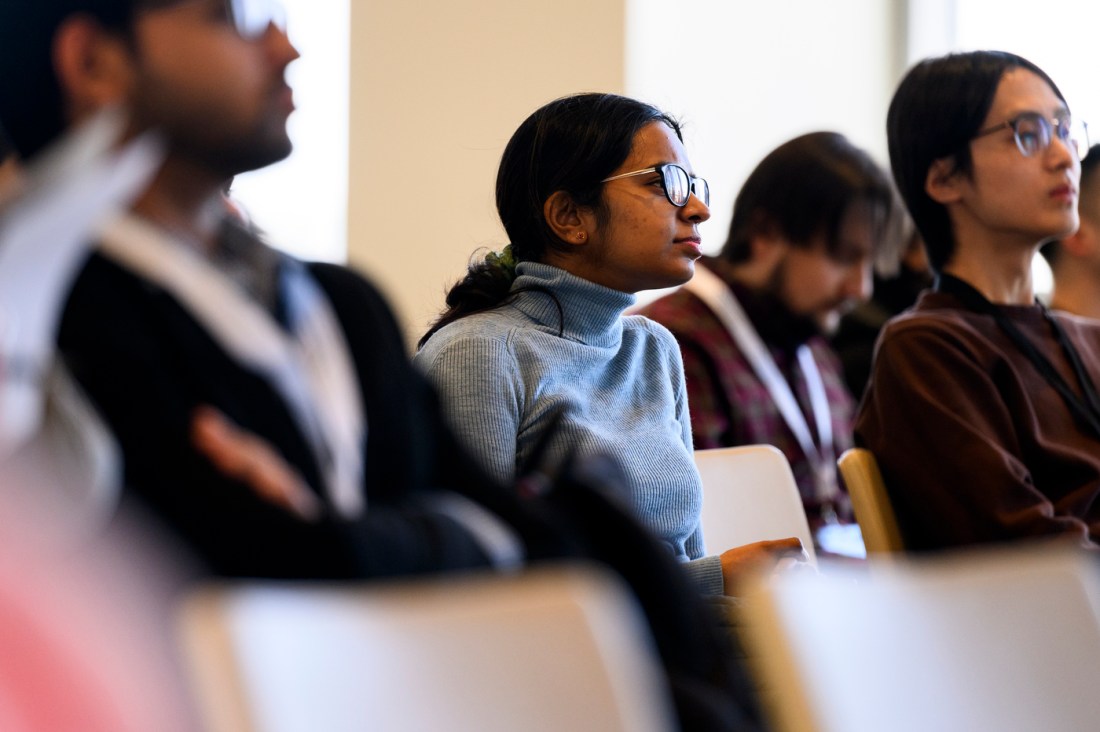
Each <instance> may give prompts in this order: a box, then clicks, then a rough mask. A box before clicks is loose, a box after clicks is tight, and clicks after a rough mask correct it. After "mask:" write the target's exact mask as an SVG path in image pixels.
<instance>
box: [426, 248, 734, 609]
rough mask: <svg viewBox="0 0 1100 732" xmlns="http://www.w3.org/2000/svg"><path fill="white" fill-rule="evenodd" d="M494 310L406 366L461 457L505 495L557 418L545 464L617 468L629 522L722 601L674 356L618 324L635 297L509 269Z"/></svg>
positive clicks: (627, 322) (535, 270) (638, 329)
mask: <svg viewBox="0 0 1100 732" xmlns="http://www.w3.org/2000/svg"><path fill="white" fill-rule="evenodd" d="M517 273H518V275H519V276H518V277H517V278H516V280H515V283H514V284H513V286H512V289H513V291H515V290H519V289H521V288H525V287H532V286H537V287H542V288H545V289H547V290H550V291H551V292H553V293H554V295H555V296H556V297H557V299H558V302H559V303H560V304H561V309H562V314H563V315H559V311H558V308H557V306H556V305H555V304H554V302H553V300H552V299H551V298H550V297H549V296H548V295H546V294H545V293H544V292H538V291H530V290H529V291H526V292H520V293H519V294H517V295H516V297H515V299H514V300H513V301H512V302H511V303H509V304H507V305H505V306H502V307H500V308H497V309H495V310H491V311H489V312H484V313H478V314H476V315H471V316H468V317H466V318H463V319H461V320H459V321H456V322H454V323H451V324H450V325H448V326H446V327H445V328H443V329H441V330H439V331H438V332H437V333H436V334H435V335H433V336H432V338H431V339H430V340H429V341H428V342H427V343H426V344H425V345H424V347H423V349H421V351H420V352H419V353H418V354H417V355H416V357H415V359H414V360H415V363H416V364H417V366H419V367H420V369H421V370H423V371H424V373H425V374H427V376H428V378H429V379H430V380H431V381H432V382H433V383H434V384H435V386H436V388H437V389H438V390H439V392H440V395H441V398H442V400H443V411H444V416H445V418H446V419H447V421H448V422H449V423H450V424H451V426H452V427H453V428H454V429H455V431H456V432H457V433H458V435H459V438H460V439H461V440H462V441H463V443H464V444H465V445H466V447H467V448H468V449H469V450H470V451H471V453H472V454H473V455H474V456H475V457H477V458H478V459H479V460H480V462H481V463H482V465H484V467H485V468H486V469H487V470H488V471H489V472H490V473H491V474H492V475H494V476H496V477H497V478H498V479H500V480H501V481H503V482H505V483H508V484H510V483H512V482H513V481H514V480H515V477H516V472H517V470H519V469H521V468H522V467H523V466H525V465H526V464H527V460H528V458H529V457H530V455H531V452H532V450H533V449H534V447H535V446H536V445H537V444H538V443H539V441H540V439H541V438H542V437H543V435H544V433H545V431H546V428H547V427H548V424H549V419H550V417H551V415H552V414H553V413H554V411H555V410H556V409H557V407H559V406H564V407H565V408H566V413H565V419H564V421H563V423H562V424H561V426H560V427H559V429H558V431H557V433H556V434H555V435H553V436H552V437H551V441H550V443H549V449H548V453H547V455H546V457H547V458H549V459H550V460H551V461H556V460H559V459H561V458H563V457H564V456H565V455H567V454H568V453H569V452H570V451H571V450H574V449H575V450H577V451H578V452H579V453H581V454H585V453H596V452H602V453H606V454H609V455H612V456H614V457H615V458H616V459H617V460H618V461H619V463H620V464H621V465H622V467H623V469H624V471H625V473H626V477H627V482H628V485H629V488H630V495H629V496H628V497H627V498H628V500H629V502H630V504H631V505H632V507H633V509H634V511H635V513H636V515H637V516H638V518H639V519H641V521H642V522H643V523H644V524H645V525H646V526H648V527H649V528H650V529H651V530H652V531H653V532H654V533H655V534H656V535H657V537H659V538H660V539H661V540H662V541H664V542H665V543H666V544H667V545H668V546H669V547H670V548H671V550H672V552H673V553H674V554H675V555H676V556H677V557H678V558H680V559H681V560H683V561H686V562H688V564H687V568H688V570H689V572H690V573H691V574H692V575H693V576H694V578H695V580H696V582H697V583H698V585H699V586H700V588H701V589H702V591H703V592H704V593H707V594H721V593H722V588H723V582H722V569H721V563H720V561H719V558H718V557H717V556H704V548H703V534H702V527H701V525H700V518H699V517H700V512H701V510H702V500H703V491H702V483H701V482H700V479H699V474H698V472H697V471H696V469H695V463H694V460H693V457H692V446H691V420H690V418H689V416H688V408H687V391H686V388H685V386H684V368H683V362H682V360H681V358H680V350H679V347H678V346H677V344H676V340H675V339H674V338H673V337H672V334H671V333H669V332H668V331H667V330H665V328H664V327H662V326H660V325H658V324H657V323H654V322H653V321H651V320H648V319H647V318H644V317H642V316H638V315H634V316H623V312H624V311H625V310H626V309H627V308H629V307H630V306H631V305H633V304H634V296H633V295H630V294H627V293H623V292H619V291H617V290H612V289H609V288H606V287H603V286H601V285H597V284H595V283H592V282H589V281H588V280H584V279H581V278H580V277H576V276H574V275H571V274H569V273H568V272H566V271H564V270H561V269H558V268H556V267H551V266H549V265H545V264H538V263H533V262H523V263H521V264H520V265H519V266H518V267H517Z"/></svg>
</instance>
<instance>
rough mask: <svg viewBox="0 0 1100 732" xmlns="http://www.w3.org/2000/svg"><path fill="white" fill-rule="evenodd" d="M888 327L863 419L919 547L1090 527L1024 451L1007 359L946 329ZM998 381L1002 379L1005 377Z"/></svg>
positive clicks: (866, 438) (861, 437)
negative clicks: (1035, 471)
mask: <svg viewBox="0 0 1100 732" xmlns="http://www.w3.org/2000/svg"><path fill="white" fill-rule="evenodd" d="M907 325H908V326H909V327H903V328H894V329H892V330H891V329H888V330H887V331H886V333H885V334H884V336H883V338H882V340H881V342H880V344H879V347H878V351H877V353H876V356H875V363H874V370H873V375H872V381H871V384H870V385H869V387H868V391H867V394H866V396H865V398H864V402H863V404H862V405H861V409H860V414H859V418H858V421H857V424H856V440H857V443H859V444H862V445H863V446H865V447H867V448H869V449H870V450H871V452H873V453H874V454H875V457H876V458H877V459H878V462H879V465H880V467H881V469H882V472H883V477H884V481H885V483H886V486H887V489H888V490H889V493H890V497H891V500H892V501H893V502H894V507H895V510H896V512H897V514H898V519H899V521H900V522H901V524H902V529H903V532H904V533H905V538H906V542H907V544H909V545H910V546H911V548H913V549H932V548H942V547H945V546H954V545H963V544H973V543H978V542H984V541H1003V540H1008V539H1018V538H1023V537H1041V536H1053V535H1071V536H1074V537H1077V538H1078V539H1079V540H1081V541H1082V542H1083V543H1085V544H1091V542H1090V541H1089V540H1088V526H1087V525H1086V524H1085V523H1084V522H1083V521H1081V520H1080V519H1077V518H1074V517H1072V516H1069V515H1065V514H1064V513H1063V514H1059V513H1057V512H1056V510H1055V507H1054V505H1053V504H1052V503H1051V501H1050V499H1049V498H1048V497H1047V496H1046V495H1044V494H1043V493H1042V492H1041V491H1040V490H1039V489H1038V488H1037V487H1036V485H1035V482H1034V479H1033V476H1032V475H1031V473H1030V471H1029V469H1028V466H1027V464H1026V463H1025V460H1024V457H1023V448H1022V445H1021V440H1020V438H1021V435H1020V434H1018V433H1017V425H1018V419H1017V417H1019V416H1020V415H1014V414H1013V413H1012V410H1010V409H1009V407H1008V404H1007V402H1006V399H1005V396H1004V394H1003V393H1002V391H1003V390H1014V391H1023V390H1026V388H1027V387H1026V385H1024V384H1022V383H1020V382H1017V381H1014V380H1013V377H1012V375H1011V374H1012V371H1013V370H1012V368H1011V366H1010V365H1008V364H1005V363H1000V362H995V363H992V364H990V363H986V361H988V360H989V359H983V358H982V357H981V354H979V353H977V352H975V351H974V349H973V348H972V347H971V346H970V345H969V344H968V343H967V342H965V341H964V339H962V338H960V337H959V336H958V335H957V334H954V333H952V332H950V331H949V330H947V329H945V328H937V327H932V326H928V325H919V326H917V325H913V324H907ZM998 379H1000V381H998Z"/></svg>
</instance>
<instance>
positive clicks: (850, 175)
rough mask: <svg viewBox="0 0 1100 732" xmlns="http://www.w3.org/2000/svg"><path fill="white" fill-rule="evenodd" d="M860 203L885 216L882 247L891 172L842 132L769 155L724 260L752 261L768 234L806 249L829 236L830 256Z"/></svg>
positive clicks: (738, 203)
mask: <svg viewBox="0 0 1100 732" xmlns="http://www.w3.org/2000/svg"><path fill="white" fill-rule="evenodd" d="M856 201H866V202H868V203H870V204H871V205H872V206H873V207H874V208H875V210H876V213H878V214H880V217H879V220H878V222H877V229H878V230H877V231H876V232H875V236H874V240H875V243H876V245H877V244H878V242H880V241H881V239H882V235H883V233H884V232H885V230H886V225H887V222H888V221H889V219H890V214H891V212H892V210H893V206H894V191H893V187H892V186H891V185H890V178H889V176H888V175H887V174H886V171H884V170H883V169H882V168H881V167H879V166H878V165H877V164H876V163H875V161H874V160H872V159H871V157H870V156H869V155H868V154H867V153H866V152H864V151H863V150H860V149H859V148H858V147H856V146H855V145H853V144H852V143H851V142H849V141H848V139H847V138H846V137H844V136H843V135H841V134H838V133H836V132H811V133H809V134H806V135H801V136H799V137H796V138H794V139H793V140H790V141H788V142H785V143H783V144H782V145H780V146H779V147H777V148H776V149H775V150H772V151H771V152H770V153H768V155H767V156H766V157H765V158H764V159H763V160H761V161H760V163H759V164H758V165H757V166H756V168H755V169H754V170H753V171H752V173H750V174H749V177H748V179H747V180H746V181H745V184H744V185H743V186H741V190H740V191H739V192H738V194H737V199H736V200H735V201H734V203H733V218H732V219H731V221H730V230H729V235H728V236H727V237H726V243H725V245H723V247H722V252H721V255H720V256H721V257H722V258H723V259H727V260H729V261H730V262H745V261H748V259H749V258H750V257H751V256H752V239H753V237H755V236H757V235H758V234H760V233H762V232H764V231H768V230H776V231H778V233H780V234H781V235H782V236H783V237H784V238H786V239H787V240H789V241H790V242H791V243H792V244H794V245H795V246H800V247H805V246H809V245H810V243H811V241H812V240H813V238H814V237H816V236H819V235H821V234H824V235H825V241H826V247H827V248H828V251H830V252H832V251H835V250H836V248H837V247H838V246H839V242H838V241H837V236H838V234H839V230H840V225H841V221H842V220H843V218H844V214H845V212H847V211H848V209H849V208H850V206H851V205H852V203H854V202H856Z"/></svg>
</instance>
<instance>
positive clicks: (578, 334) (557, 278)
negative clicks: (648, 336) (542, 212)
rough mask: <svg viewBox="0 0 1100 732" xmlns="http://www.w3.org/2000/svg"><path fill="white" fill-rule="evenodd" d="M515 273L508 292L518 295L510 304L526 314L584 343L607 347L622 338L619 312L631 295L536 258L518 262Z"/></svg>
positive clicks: (563, 334) (632, 303)
mask: <svg viewBox="0 0 1100 732" xmlns="http://www.w3.org/2000/svg"><path fill="white" fill-rule="evenodd" d="M516 273H517V275H518V276H517V277H516V280H515V282H513V283H512V292H517V291H518V295H517V296H516V299H515V300H514V301H513V302H512V305H513V307H515V308H516V309H517V310H519V311H520V312H522V313H523V314H524V315H526V316H527V317H529V318H531V319H532V320H534V321H535V322H537V323H539V324H540V325H542V326H545V327H547V328H550V329H552V330H555V331H557V330H559V329H560V330H561V333H562V336H563V337H565V338H567V339H569V340H573V341H579V342H580V343H584V344H587V345H592V346H599V347H603V348H607V347H612V346H616V345H618V344H619V343H620V342H621V341H622V335H623V321H622V315H623V312H624V311H625V310H626V309H627V308H629V307H631V306H632V305H634V303H635V301H636V298H635V296H634V295H632V294H630V293H626V292H619V291H618V290H612V289H611V288H609V287H604V286H603V285H597V284H596V283H595V282H590V281H588V280H586V279H582V278H580V277H577V276H576V275H573V274H570V273H569V272H566V271H565V270H564V269H560V268H558V267H554V266H551V265H549V264H542V263H540V262H520V263H519V264H518V265H517V266H516ZM547 293H553V297H551V296H550V295H549V294H547ZM554 298H556V299H557V304H555V302H554ZM558 305H561V310H560V311H559V310H558Z"/></svg>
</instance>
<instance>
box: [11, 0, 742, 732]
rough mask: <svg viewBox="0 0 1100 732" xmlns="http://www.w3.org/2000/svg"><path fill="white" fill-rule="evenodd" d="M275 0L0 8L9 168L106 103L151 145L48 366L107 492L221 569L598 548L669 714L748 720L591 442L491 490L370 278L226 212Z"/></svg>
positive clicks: (386, 569) (98, 246) (280, 71)
mask: <svg viewBox="0 0 1100 732" xmlns="http://www.w3.org/2000/svg"><path fill="white" fill-rule="evenodd" d="M244 10H247V11H248V12H243V11H244ZM277 10H278V8H277V6H276V4H275V3H273V2H265V1H264V0H257V1H256V2H250V3H249V4H248V6H247V8H243V7H242V5H241V3H240V2H238V1H237V0H38V1H37V2H34V3H23V2H19V3H14V2H9V3H0V47H2V48H3V49H4V50H3V53H0V120H2V122H3V125H4V127H5V129H6V130H7V131H8V133H9V135H10V137H11V140H12V141H13V144H14V145H15V147H16V148H17V150H18V152H19V155H20V156H21V158H22V159H23V160H24V161H25V162H26V163H27V165H28V167H30V166H33V165H34V164H35V162H36V160H38V159H39V156H41V157H49V155H48V153H47V152H45V150H46V149H47V148H48V147H49V146H50V145H51V144H52V143H55V142H57V141H58V140H59V138H62V137H63V135H64V133H65V132H66V130H67V129H70V128H74V127H76V126H78V125H80V124H81V123H83V122H84V121H85V120H87V119H88V118H89V117H91V116H92V115H94V114H95V113H96V112H97V110H101V109H103V108H104V107H107V106H109V105H110V106H113V105H124V106H125V107H126V108H127V109H128V110H129V113H130V130H129V132H130V134H131V135H137V134H138V133H141V132H143V131H145V130H150V129H152V130H156V131H157V133H158V134H159V136H160V138H161V140H162V142H163V145H164V148H165V155H166V157H165V159H164V162H163V164H162V165H161V167H160V168H159V170H158V172H157V174H156V176H155V177H154V178H153V180H152V182H151V183H150V184H149V185H148V187H147V188H146V189H145V190H144V191H143V192H142V193H141V194H140V195H139V196H138V198H137V200H136V203H135V204H134V205H133V207H132V210H130V211H128V212H127V213H125V214H124V215H122V216H120V217H118V218H117V219H115V220H112V221H110V222H109V223H108V224H106V225H105V226H102V227H101V228H100V229H99V230H97V231H95V232H92V233H90V234H89V239H90V240H91V241H90V242H89V243H88V247H87V251H86V252H85V255H86V261H85V260H83V259H82V260H80V261H79V262H78V265H79V266H77V267H76V268H75V272H74V275H73V279H72V281H71V282H66V283H63V285H62V286H63V287H65V288H66V292H67V301H66V302H65V304H64V309H63V312H62V313H61V314H60V316H59V320H60V322H59V324H58V334H57V339H56V340H57V343H56V358H55V360H56V361H57V363H58V364H61V365H63V366H64V367H65V369H66V370H67V372H68V373H69V374H71V376H72V381H73V383H74V385H75V386H76V387H78V388H79V391H80V392H81V394H82V395H84V396H85V398H86V400H87V403H89V404H90V406H91V407H92V408H94V410H95V412H96V416H97V417H98V418H99V419H100V420H101V421H102V423H103V425H104V426H105V428H106V430H107V431H108V432H109V435H110V437H111V439H112V440H113V441H114V443H115V444H116V447H117V451H118V454H119V455H120V457H121V463H122V470H123V474H122V478H121V484H122V486H121V495H122V501H123V503H124V504H125V507H130V506H131V505H133V506H136V507H138V508H139V509H144V512H145V514H146V515H147V516H151V518H152V520H153V523H154V526H155V527H158V528H160V529H161V531H160V532H159V533H161V534H163V535H164V537H163V538H166V539H167V541H169V542H171V543H173V544H174V545H175V544H178V545H182V546H184V547H185V548H186V549H188V550H190V552H191V553H192V554H193V555H194V556H195V558H197V559H198V560H199V561H200V562H201V563H202V564H203V565H204V570H205V571H208V572H210V573H213V574H216V575H222V576H231V577H239V576H245V577H268V578H306V579H326V578H330V579H331V578H349V579H356V578H374V577H381V576H391V575H399V574H400V575H403V574H411V573H422V572H437V571H441V570H446V569H455V568H466V567H474V566H485V565H490V564H495V565H497V566H506V567H512V566H515V565H516V563H517V562H520V561H523V560H525V559H526V560H531V561H534V560H540V559H546V558H556V557H582V558H589V559H594V560H596V561H602V562H604V563H606V564H608V565H610V566H611V567H613V568H614V569H616V570H617V571H619V573H620V574H621V575H622V576H623V577H624V578H625V579H626V581H627V582H628V583H630V585H631V587H632V588H633V589H634V591H635V594H636V596H637V597H638V599H639V601H640V602H641V605H642V607H643V609H644V610H645V612H646V615H647V619H648V620H649V621H650V627H651V629H652V630H653V635H654V638H655V641H656V644H657V647H658V649H659V651H660V653H661V656H662V659H663V660H664V661H665V669H666V672H667V674H668V677H669V684H670V691H671V693H672V694H673V696H674V699H675V701H676V703H677V709H678V711H679V712H680V715H681V722H682V724H683V726H684V728H685V729H687V728H693V729H711V728H715V727H717V728H720V729H733V728H740V727H739V725H741V724H749V726H752V725H751V722H750V721H746V720H745V718H744V716H743V714H742V712H743V709H742V708H741V707H739V706H738V704H737V703H736V702H737V699H738V698H740V699H741V700H742V701H748V702H749V703H751V699H750V698H749V697H746V696H745V695H743V694H742V695H741V696H740V697H739V696H738V689H737V688H736V684H737V683H738V680H739V679H741V678H742V677H741V676H740V675H739V670H738V668H737V667H736V665H735V664H734V663H733V662H732V659H731V657H730V656H729V655H728V654H726V653H725V651H726V648H725V647H724V645H723V639H722V638H721V637H720V636H716V635H715V634H714V633H713V632H710V631H709V630H708V628H709V625H708V623H707V622H705V621H706V618H707V616H706V615H705V614H703V608H702V605H701V604H700V603H698V602H697V598H696V597H695V596H694V593H693V592H692V589H693V588H692V587H691V586H690V584H688V582H687V581H686V578H684V577H683V576H682V573H681V572H680V570H679V568H678V565H677V564H676V563H675V562H674V561H673V560H672V559H671V558H669V557H667V556H666V553H665V552H664V549H663V547H661V546H660V545H658V544H657V543H656V542H654V541H652V540H651V538H650V537H649V536H648V534H647V533H645V532H644V531H643V530H642V529H641V528H640V527H638V526H637V524H636V522H634V521H633V520H632V519H630V517H629V516H627V515H626V514H625V513H622V512H620V511H618V510H617V509H616V508H615V506H613V505H612V504H611V503H610V502H608V501H607V500H606V499H605V498H604V496H603V494H602V493H600V492H599V491H597V490H594V486H602V485H604V484H609V485H615V484H617V483H618V482H619V481H618V478H617V477H616V475H615V473H614V472H613V470H610V469H609V470H607V471H606V472H605V473H604V474H603V475H602V476H599V475H593V471H592V468H593V467H594V466H595V467H598V466H599V465H600V463H598V462H596V461H595V460H594V459H593V460H590V461H589V462H588V463H583V462H582V463H581V464H580V465H579V466H578V467H577V468H576V469H574V470H570V466H569V465H566V466H564V467H563V468H562V469H561V470H559V471H557V473H556V474H555V475H554V477H553V479H552V480H549V481H547V482H549V483H550V487H549V488H545V489H543V490H541V491H539V492H531V491H529V492H527V493H525V494H524V495H523V496H519V495H518V494H517V493H516V492H513V491H508V490H505V489H504V488H502V487H501V486H500V485H499V484H498V483H496V482H495V481H493V480H492V479H490V478H488V477H487V476H486V475H485V473H484V471H482V470H480V469H479V468H478V467H477V466H476V464H475V463H473V462H472V461H471V460H470V459H469V458H467V457H466V456H465V453H463V452H462V451H461V450H460V449H459V448H458V446H457V443H456V442H455V440H454V438H453V436H452V435H451V433H450V432H449V431H448V430H447V429H446V428H445V426H444V424H443V422H442V420H441V418H440V416H439V413H438V406H437V402H436V399H435V396H434V394H433V393H432V391H431V390H430V388H429V387H428V386H427V384H426V382H424V380H423V379H422V378H421V377H420V376H419V375H418V374H417V373H416V372H415V371H414V370H413V369H412V367H411V364H410V363H409V361H408V359H407V357H406V355H405V351H404V348H403V344H402V342H401V338H400V335H399V331H398V328H397V326H396V323H395V322H394V318H393V316H392V314H391V312H390V310H389V308H388V307H387V305H386V304H385V302H384V301H383V300H382V298H381V297H380V295H379V294H378V293H377V292H376V291H375V290H374V288H373V287H371V286H370V285H369V284H368V283H367V282H365V281H364V280H363V279H362V278H360V277H359V276H358V275H356V274H354V273H353V272H351V271H349V270H347V269H344V268H342V267H336V266H333V265H324V264H305V263H301V262H298V261H296V260H294V259H292V258H291V257H288V256H286V255H284V254H281V253H278V252H276V251H274V250H272V249H270V248H268V247H267V246H266V245H265V244H264V243H263V242H262V241H260V240H259V239H258V238H257V237H256V236H255V234H254V231H253V230H252V229H250V228H249V227H246V226H243V225H242V224H241V223H240V221H239V219H238V218H237V217H236V216H233V215H229V214H228V210H227V207H226V205H225V199H224V186H225V182H226V181H227V180H229V179H230V178H231V177H232V176H233V175H235V174H236V173H239V172H242V171H245V170H249V169H253V168H257V167H261V166H263V165H266V164H268V163H271V162H274V161H275V160H278V159H280V158H282V157H284V156H286V155H287V154H288V153H289V151H290V140H289V138H288V136H287V133H286V121H287V117H288V115H289V114H290V113H291V110H292V105H291V103H290V90H289V87H288V86H287V85H286V83H285V82H284V79H283V75H284V71H285V69H286V67H287V65H288V64H289V63H290V62H291V61H293V60H294V59H295V58H296V57H297V52H296V51H295V49H294V47H293V46H292V45H291V44H290V42H289V40H288V38H287V36H286V33H285V31H284V29H283V28H282V27H281V25H280V24H279V23H280V21H279V18H280V16H279V14H278V12H277ZM16 208H17V210H18V204H16ZM34 315H35V314H29V313H20V312H11V313H5V316H9V317H11V318H13V319H19V318H20V317H23V319H24V320H30V319H32V318H33V316H34ZM7 355H8V354H4V356H5V357H6V356H7ZM0 366H3V364H0ZM6 378H31V379H33V378H36V375H35V374H26V375H23V374H18V373H15V372H13V371H12V370H10V369H7V368H0V379H6ZM574 465H576V463H574ZM4 467H5V466H4V465H2V464H0V472H2V469H3V468H4ZM535 467H539V468H546V466H545V465H543V464H542V463H540V464H539V465H537V466H535ZM554 467H555V466H549V468H547V469H548V470H549V469H553V468H554ZM605 467H606V466H605ZM582 468H587V469H588V472H587V473H586V472H584V470H582ZM0 483H2V481H0ZM119 513H120V514H121V513H122V512H121V511H120V512H119ZM604 532H607V533H606V534H605V533H604ZM610 536H613V537H614V538H615V543H614V544H612V543H611V542H610V540H609V538H608V537H610ZM200 571H202V570H200ZM743 690H744V689H743V688H742V689H741V691H743Z"/></svg>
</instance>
